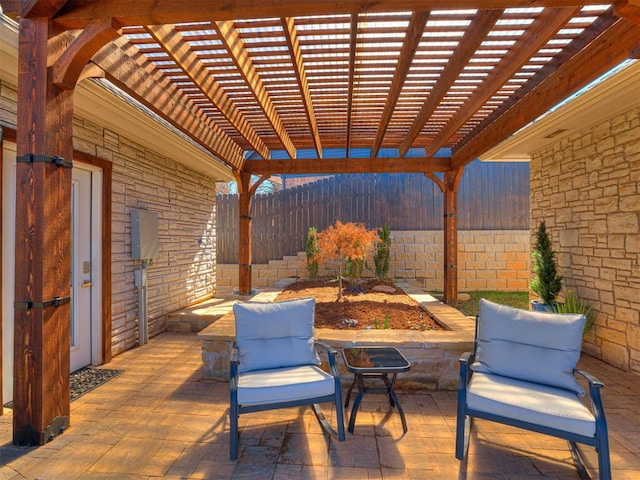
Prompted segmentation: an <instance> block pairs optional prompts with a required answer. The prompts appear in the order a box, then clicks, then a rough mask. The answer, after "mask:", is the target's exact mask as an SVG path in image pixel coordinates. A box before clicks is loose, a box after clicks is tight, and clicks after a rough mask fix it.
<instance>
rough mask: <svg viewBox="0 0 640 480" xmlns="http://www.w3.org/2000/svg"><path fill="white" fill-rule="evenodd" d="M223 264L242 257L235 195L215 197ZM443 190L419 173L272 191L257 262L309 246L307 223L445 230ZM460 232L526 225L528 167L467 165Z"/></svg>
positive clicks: (255, 224)
mask: <svg viewBox="0 0 640 480" xmlns="http://www.w3.org/2000/svg"><path fill="white" fill-rule="evenodd" d="M216 202H217V259H218V263H237V262H238V196H237V195H218V196H217V199H216ZM443 212H444V206H443V194H442V192H441V191H440V189H439V188H438V187H437V186H436V184H435V183H434V182H433V181H432V180H430V179H429V178H427V177H425V176H424V175H422V174H371V175H338V176H334V177H330V178H327V179H323V180H319V181H316V182H313V183H309V184H306V185H302V186H298V187H294V188H291V189H285V190H282V191H279V192H275V193H269V194H262V195H256V196H255V198H254V199H253V205H252V213H251V216H252V235H253V238H252V251H253V260H252V263H256V264H258V263H267V262H268V261H269V260H276V259H281V258H283V257H285V256H287V255H295V254H296V253H298V252H301V251H303V250H304V246H305V242H306V239H307V230H308V229H309V227H310V226H313V227H316V228H317V229H318V231H322V230H323V229H325V228H326V227H327V226H329V225H332V224H334V223H335V222H336V220H340V221H342V222H356V223H363V224H365V226H366V227H367V228H369V229H373V228H375V229H377V228H379V227H380V226H382V225H383V224H384V223H387V224H388V225H389V227H390V228H391V230H392V231H394V230H395V231H400V230H441V229H442V228H443ZM458 229H460V230H528V229H529V164H528V163H482V162H478V161H476V162H473V163H471V164H470V165H468V166H467V168H466V169H465V172H464V174H463V176H462V179H461V182H460V188H459V191H458Z"/></svg>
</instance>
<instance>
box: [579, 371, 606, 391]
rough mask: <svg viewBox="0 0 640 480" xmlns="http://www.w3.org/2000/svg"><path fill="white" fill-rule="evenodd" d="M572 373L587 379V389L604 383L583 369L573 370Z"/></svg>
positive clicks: (599, 386) (601, 385)
mask: <svg viewBox="0 0 640 480" xmlns="http://www.w3.org/2000/svg"><path fill="white" fill-rule="evenodd" d="M574 373H576V374H578V375H580V376H581V377H584V378H586V379H587V381H588V382H589V390H591V388H592V387H593V388H602V387H604V383H602V382H601V381H600V380H598V379H597V378H596V377H594V376H593V375H591V374H590V373H588V372H585V371H584V370H574Z"/></svg>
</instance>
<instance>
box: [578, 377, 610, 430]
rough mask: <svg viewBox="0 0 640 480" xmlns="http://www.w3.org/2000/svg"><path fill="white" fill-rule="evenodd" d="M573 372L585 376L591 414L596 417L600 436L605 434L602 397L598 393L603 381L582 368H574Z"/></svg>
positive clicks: (605, 424)
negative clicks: (587, 384) (587, 383)
mask: <svg viewBox="0 0 640 480" xmlns="http://www.w3.org/2000/svg"><path fill="white" fill-rule="evenodd" d="M573 372H574V373H575V374H577V375H580V376H581V377H583V378H586V379H587V381H588V382H589V398H590V399H591V408H592V410H593V416H594V417H595V418H596V429H597V431H598V432H599V435H600V436H606V435H607V421H606V419H605V416H604V408H603V406H602V397H601V395H600V389H601V388H602V387H604V383H602V382H601V381H600V380H598V379H597V378H596V377H594V376H593V375H591V374H590V373H587V372H585V371H584V370H577V369H574V370H573Z"/></svg>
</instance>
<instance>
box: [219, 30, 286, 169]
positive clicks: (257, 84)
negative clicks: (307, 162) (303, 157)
mask: <svg viewBox="0 0 640 480" xmlns="http://www.w3.org/2000/svg"><path fill="white" fill-rule="evenodd" d="M212 26H213V27H214V28H215V30H216V31H217V33H218V35H219V36H220V40H222V45H223V46H224V48H225V49H226V50H227V52H229V55H230V56H231V58H232V60H233V62H234V63H235V65H236V67H237V68H238V70H239V71H240V74H241V75H242V76H243V78H244V79H245V82H246V83H247V85H248V87H249V88H250V89H251V92H252V93H253V95H254V97H255V98H256V100H257V101H258V104H259V105H260V108H261V109H262V111H263V112H264V114H265V116H266V117H267V120H268V121H269V123H270V124H271V126H272V127H273V130H274V132H275V133H276V135H277V136H278V138H279V139H280V142H281V143H282V146H283V147H284V149H285V150H286V152H287V154H288V155H289V157H291V158H296V147H295V146H294V145H293V141H291V138H289V134H288V133H287V130H286V128H285V126H284V123H283V122H282V118H281V117H280V114H278V111H277V110H276V107H275V106H274V105H273V102H272V101H271V97H270V96H269V92H268V91H267V88H266V87H265V86H264V82H263V81H262V79H261V78H260V74H259V73H258V70H257V69H256V67H255V66H254V65H253V61H252V60H251V56H250V55H249V52H248V51H247V49H246V47H245V46H244V42H243V41H242V39H241V38H240V34H239V33H238V31H237V29H236V28H235V26H234V25H233V22H232V21H224V22H213V23H212Z"/></svg>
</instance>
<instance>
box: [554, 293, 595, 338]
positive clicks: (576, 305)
mask: <svg viewBox="0 0 640 480" xmlns="http://www.w3.org/2000/svg"><path fill="white" fill-rule="evenodd" d="M554 310H555V311H556V312H558V313H581V314H584V316H585V317H586V319H587V321H586V323H585V324H584V333H587V332H588V331H589V330H591V327H592V326H593V322H595V320H596V311H595V310H593V309H592V308H591V307H590V306H589V305H587V303H586V302H585V301H584V300H583V299H581V298H580V297H578V294H577V293H576V292H574V291H573V290H567V295H566V297H565V299H564V302H557V303H556V304H555V307H554Z"/></svg>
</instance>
